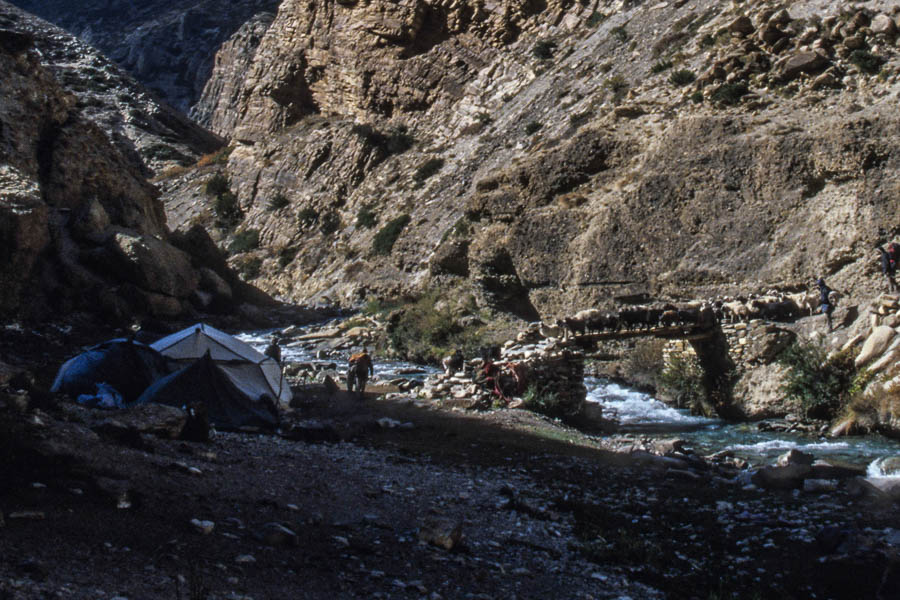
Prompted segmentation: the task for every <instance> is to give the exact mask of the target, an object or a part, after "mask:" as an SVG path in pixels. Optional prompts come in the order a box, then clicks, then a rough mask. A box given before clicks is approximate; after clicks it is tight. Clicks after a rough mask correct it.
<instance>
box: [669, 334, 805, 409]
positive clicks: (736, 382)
mask: <svg viewBox="0 0 900 600" xmlns="http://www.w3.org/2000/svg"><path fill="white" fill-rule="evenodd" d="M721 331H722V338H723V342H724V343H723V344H722V345H724V348H725V351H726V352H727V357H722V358H723V359H724V360H723V361H722V362H721V363H720V364H719V365H714V366H710V365H708V364H705V365H703V366H705V367H706V368H707V372H706V376H707V380H708V381H710V382H713V384H714V385H715V384H716V383H718V384H719V386H720V387H721V386H727V389H723V390H722V391H721V393H722V394H725V396H724V397H722V398H717V399H714V400H715V401H716V402H718V405H716V406H715V408H716V411H717V412H718V413H719V414H720V415H721V416H723V417H726V418H734V419H763V418H769V417H775V416H784V414H785V413H786V412H787V411H788V410H789V408H790V407H787V406H786V405H785V403H784V401H783V398H782V396H781V393H780V392H779V387H780V385H781V374H782V367H781V366H780V365H779V364H778V363H777V362H776V360H777V358H778V355H779V353H780V352H781V351H782V350H784V349H785V348H787V347H788V346H789V345H790V344H791V343H792V342H793V341H794V339H796V334H795V333H794V332H793V331H790V330H789V329H786V328H784V327H782V326H779V325H777V324H775V323H771V322H767V321H763V320H761V319H754V320H751V321H750V322H749V323H725V324H722V326H721ZM704 343H705V342H703V341H694V342H691V341H688V340H673V341H670V342H668V343H667V344H666V346H665V348H664V349H663V361H664V364H665V365H666V366H668V365H670V364H672V359H673V358H674V357H676V356H680V357H684V358H686V359H690V360H699V358H698V356H697V351H696V349H695V346H697V345H700V347H701V348H702V344H704ZM720 343H722V341H720ZM719 352H721V349H717V350H716V354H718V353H719ZM706 360H707V361H708V360H709V359H708V358H707V359H706ZM728 361H730V363H731V366H730V369H731V370H732V372H730V373H729V372H726V371H728V370H729V367H728V366H725V365H728ZM700 362H701V364H703V363H704V362H706V361H703V360H701V361H700ZM710 370H714V372H709V371H710ZM723 403H724V404H723Z"/></svg>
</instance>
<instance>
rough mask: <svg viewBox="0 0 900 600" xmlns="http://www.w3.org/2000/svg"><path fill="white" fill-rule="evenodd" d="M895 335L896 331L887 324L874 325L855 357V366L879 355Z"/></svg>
mask: <svg viewBox="0 0 900 600" xmlns="http://www.w3.org/2000/svg"><path fill="white" fill-rule="evenodd" d="M896 336H897V332H896V331H894V329H892V328H891V327H888V326H887V325H881V326H880V327H876V328H875V329H874V330H873V331H872V333H871V334H870V335H869V337H868V338H866V341H865V343H864V344H863V347H862V350H860V352H859V355H858V356H857V357H856V361H855V364H856V367H857V368H859V367H861V366H863V365H865V364H866V363H868V362H869V361H871V360H873V359H874V358H876V357H878V356H881V355H882V353H884V351H885V350H887V349H888V346H890V345H891V342H892V341H893V340H894V338H895V337H896Z"/></svg>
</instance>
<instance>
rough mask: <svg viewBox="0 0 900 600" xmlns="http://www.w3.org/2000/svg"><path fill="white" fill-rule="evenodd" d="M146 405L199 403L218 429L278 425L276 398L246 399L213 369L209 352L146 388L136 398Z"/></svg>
mask: <svg viewBox="0 0 900 600" xmlns="http://www.w3.org/2000/svg"><path fill="white" fill-rule="evenodd" d="M145 402H156V403H158V404H168V405H170V406H178V407H182V406H190V405H193V404H196V403H202V404H204V405H205V406H206V413H207V417H208V418H209V422H210V424H211V425H215V426H216V427H218V428H219V429H237V428H239V427H262V428H274V427H276V426H277V425H278V410H277V409H276V407H275V399H274V398H272V397H271V396H265V397H261V398H254V399H251V398H250V397H248V396H247V395H246V394H244V393H243V392H242V391H241V390H240V389H239V388H238V387H237V386H236V385H235V384H234V383H233V382H232V381H231V379H229V377H228V376H227V375H226V374H225V372H224V371H222V369H220V368H219V367H218V366H216V364H215V362H213V360H212V358H211V357H210V354H209V352H207V353H206V354H204V356H202V357H201V358H199V359H197V360H196V361H194V362H193V363H192V364H190V365H188V366H186V367H184V368H182V369H180V370H178V371H176V372H175V373H172V374H171V375H167V376H166V377H163V378H162V379H160V380H158V381H157V382H156V383H154V384H153V385H151V386H150V387H148V388H147V389H146V390H145V391H144V393H143V394H141V397H140V398H138V403H139V404H143V403H145Z"/></svg>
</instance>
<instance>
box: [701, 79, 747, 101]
mask: <svg viewBox="0 0 900 600" xmlns="http://www.w3.org/2000/svg"><path fill="white" fill-rule="evenodd" d="M749 91H750V90H749V88H747V84H745V83H723V84H722V85H720V86H719V87H717V88H716V89H715V90H713V93H712V94H710V95H709V97H710V99H711V100H712V101H713V102H718V103H719V104H724V105H726V106H733V105H735V104H737V103H739V102H740V101H741V98H743V97H744V96H746V95H747V92H749Z"/></svg>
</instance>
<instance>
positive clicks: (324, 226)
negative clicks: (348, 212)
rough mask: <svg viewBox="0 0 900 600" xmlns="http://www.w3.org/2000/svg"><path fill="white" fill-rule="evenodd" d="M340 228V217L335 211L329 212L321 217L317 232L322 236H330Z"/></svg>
mask: <svg viewBox="0 0 900 600" xmlns="http://www.w3.org/2000/svg"><path fill="white" fill-rule="evenodd" d="M340 228H341V215H339V214H338V213H337V212H336V211H333V210H332V211H329V212H327V213H325V214H324V215H322V218H321V220H320V223H319V231H321V232H322V235H331V234H332V233H334V232H336V231H337V230H338V229H340Z"/></svg>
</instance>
